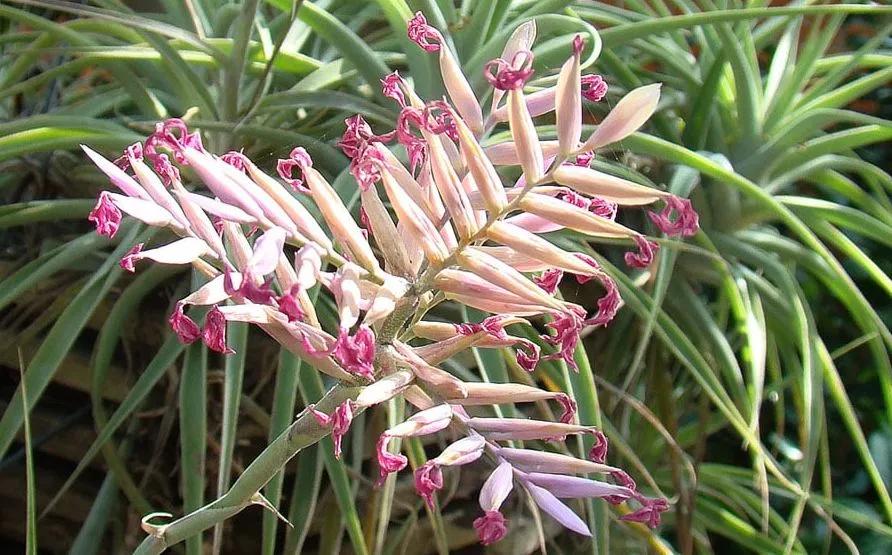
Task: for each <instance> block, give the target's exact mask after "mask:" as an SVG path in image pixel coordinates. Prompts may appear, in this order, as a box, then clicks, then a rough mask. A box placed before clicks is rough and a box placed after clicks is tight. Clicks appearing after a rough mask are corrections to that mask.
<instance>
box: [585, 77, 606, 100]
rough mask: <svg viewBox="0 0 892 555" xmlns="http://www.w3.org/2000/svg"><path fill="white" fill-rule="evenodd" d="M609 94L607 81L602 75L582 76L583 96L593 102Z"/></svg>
mask: <svg viewBox="0 0 892 555" xmlns="http://www.w3.org/2000/svg"><path fill="white" fill-rule="evenodd" d="M606 95H607V83H606V82H605V81H604V78H603V77H601V76H600V75H583V76H582V96H583V98H585V99H586V100H590V101H591V102H599V101H600V100H601V99H603V98H604V97H605V96H606Z"/></svg>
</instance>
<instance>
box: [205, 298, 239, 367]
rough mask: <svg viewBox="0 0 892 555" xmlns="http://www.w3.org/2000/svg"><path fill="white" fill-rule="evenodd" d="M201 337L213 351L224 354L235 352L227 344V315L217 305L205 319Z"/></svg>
mask: <svg viewBox="0 0 892 555" xmlns="http://www.w3.org/2000/svg"><path fill="white" fill-rule="evenodd" d="M201 339H202V340H203V341H204V344H205V345H207V346H208V348H209V349H211V350H212V351H217V352H218V353H222V354H224V355H231V354H233V353H235V351H233V350H232V349H230V348H229V346H228V345H226V317H225V316H223V313H222V312H220V309H219V308H217V307H216V306H215V307H214V308H212V309H211V311H210V312H208V315H207V317H206V318H205V320H204V328H203V329H202V330H201Z"/></svg>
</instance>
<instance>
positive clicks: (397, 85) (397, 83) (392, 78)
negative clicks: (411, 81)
mask: <svg viewBox="0 0 892 555" xmlns="http://www.w3.org/2000/svg"><path fill="white" fill-rule="evenodd" d="M402 85H403V78H402V77H400V74H399V72H398V71H394V72H393V73H391V74H389V75H388V76H387V77H385V78H384V79H381V92H382V93H383V94H384V96H386V97H388V98H392V99H394V100H396V102H397V104H399V105H400V107H401V108H405V107H406V96H405V94H404V93H403V89H402ZM345 154H346V153H345ZM348 156H349V154H348Z"/></svg>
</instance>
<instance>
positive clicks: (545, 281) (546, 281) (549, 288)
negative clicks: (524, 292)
mask: <svg viewBox="0 0 892 555" xmlns="http://www.w3.org/2000/svg"><path fill="white" fill-rule="evenodd" d="M563 277H564V272H563V270H559V269H558V268H550V269H548V270H545V271H544V272H542V274H541V275H539V276H537V277H534V278H533V281H534V282H536V285H538V286H539V287H541V288H542V290H543V291H545V292H546V293H548V294H549V295H554V293H555V291H557V288H558V285H560V283H561V278H563Z"/></svg>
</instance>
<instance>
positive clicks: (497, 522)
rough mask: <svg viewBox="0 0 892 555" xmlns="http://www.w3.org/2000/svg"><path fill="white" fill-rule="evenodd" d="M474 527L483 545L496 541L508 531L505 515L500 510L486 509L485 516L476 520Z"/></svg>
mask: <svg viewBox="0 0 892 555" xmlns="http://www.w3.org/2000/svg"><path fill="white" fill-rule="evenodd" d="M474 529H475V530H477V537H478V538H480V543H482V544H483V545H490V544H493V543H496V542H497V541H499V540H501V539H502V538H504V537H505V534H507V533H508V527H507V526H506V521H505V516H504V515H503V514H502V513H500V512H499V511H486V513H485V514H484V515H483V516H481V517H479V518H477V519H476V520H474Z"/></svg>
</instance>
